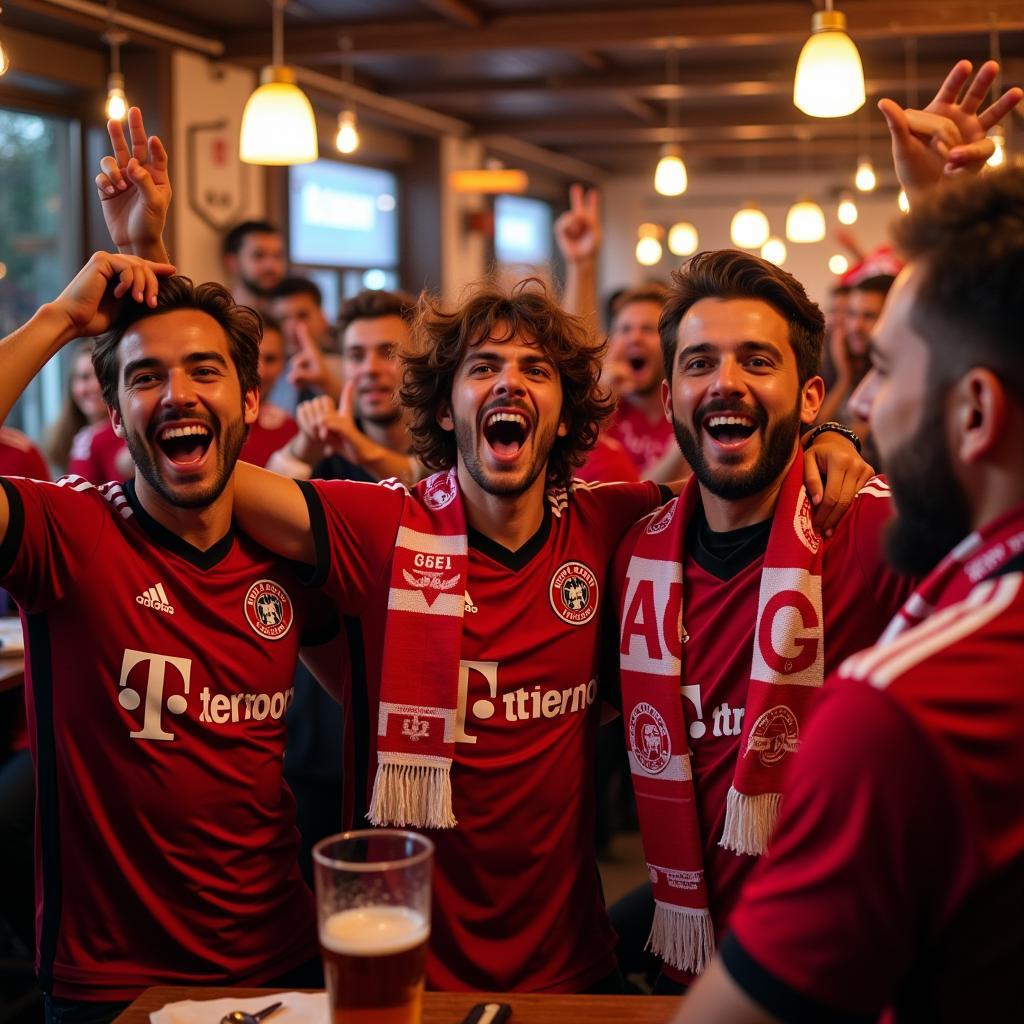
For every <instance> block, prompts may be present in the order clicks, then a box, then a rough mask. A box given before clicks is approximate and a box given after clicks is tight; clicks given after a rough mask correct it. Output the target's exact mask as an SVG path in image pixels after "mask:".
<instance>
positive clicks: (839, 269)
mask: <svg viewBox="0 0 1024 1024" xmlns="http://www.w3.org/2000/svg"><path fill="white" fill-rule="evenodd" d="M828 269H829V270H831V271H832V273H833V274H836V275H837V276H838V275H839V274H845V273H846V272H847V271H848V270H849V269H850V261H849V260H848V259H847V258H846V257H845V256H844V255H843V254H842V253H841V252H836V253H833V254H832V255H831V256H829V258H828Z"/></svg>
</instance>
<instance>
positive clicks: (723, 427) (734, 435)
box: [701, 412, 761, 452]
mask: <svg viewBox="0 0 1024 1024" xmlns="http://www.w3.org/2000/svg"><path fill="white" fill-rule="evenodd" d="M760 425H761V424H760V421H759V419H758V418H757V417H756V416H751V415H750V414H748V413H744V412H712V413H707V414H706V415H705V416H704V417H703V419H702V420H701V426H702V427H703V428H704V433H705V434H707V435H708V437H710V438H711V440H712V442H714V444H715V446H716V447H717V448H719V449H720V450H722V451H727V452H735V451H739V450H740V449H742V448H743V447H744V446H745V445H746V444H747V442H748V441H750V439H751V438H752V437H753V436H754V435H755V434H756V433H757V431H758V428H759V427H760Z"/></svg>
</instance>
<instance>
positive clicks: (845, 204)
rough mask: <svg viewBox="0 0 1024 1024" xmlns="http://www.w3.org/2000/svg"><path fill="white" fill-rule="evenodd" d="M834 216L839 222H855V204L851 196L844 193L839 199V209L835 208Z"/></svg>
mask: <svg viewBox="0 0 1024 1024" xmlns="http://www.w3.org/2000/svg"><path fill="white" fill-rule="evenodd" d="M836 216H837V217H838V218H839V223H840V224H856V223H857V204H856V203H855V202H854V201H853V197H852V196H849V195H844V196H843V197H842V198H841V199H840V200H839V209H838V210H836Z"/></svg>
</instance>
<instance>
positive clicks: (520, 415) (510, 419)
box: [483, 409, 533, 463]
mask: <svg viewBox="0 0 1024 1024" xmlns="http://www.w3.org/2000/svg"><path fill="white" fill-rule="evenodd" d="M532 429H533V428H532V424H531V422H530V419H529V417H528V416H527V415H526V413H524V412H521V411H519V410H518V409H494V410H492V411H490V412H488V413H487V414H486V415H485V416H484V420H483V436H484V440H485V441H486V442H487V446H488V447H489V448H490V450H491V454H492V455H493V457H494V459H495V460H496V461H497V462H499V463H512V462H515V460H516V459H517V458H518V457H519V454H520V452H522V450H523V448H524V447H525V446H526V442H527V440H528V439H529V437H530V434H531V432H532Z"/></svg>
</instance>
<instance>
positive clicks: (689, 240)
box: [668, 221, 700, 256]
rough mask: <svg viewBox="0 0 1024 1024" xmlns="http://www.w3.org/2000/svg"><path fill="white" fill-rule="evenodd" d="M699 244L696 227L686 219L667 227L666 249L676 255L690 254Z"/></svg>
mask: <svg viewBox="0 0 1024 1024" xmlns="http://www.w3.org/2000/svg"><path fill="white" fill-rule="evenodd" d="M699 244H700V239H699V238H698V236H697V229H696V228H695V227H694V226H693V225H692V224H688V223H687V222H686V221H680V222H679V223H678V224H673V225H672V227H670V228H669V229H668V251H669V252H671V253H673V254H674V255H676V256H692V255H693V254H694V253H695V252H696V251H697V246H698V245H699Z"/></svg>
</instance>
